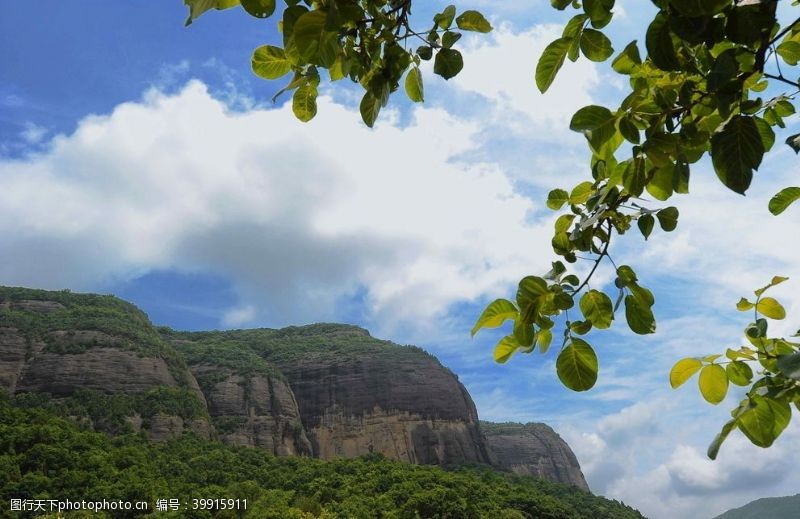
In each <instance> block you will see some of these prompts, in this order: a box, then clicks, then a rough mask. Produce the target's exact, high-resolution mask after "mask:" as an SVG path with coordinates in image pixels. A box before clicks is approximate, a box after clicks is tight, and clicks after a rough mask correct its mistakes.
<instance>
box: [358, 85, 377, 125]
mask: <svg viewBox="0 0 800 519" xmlns="http://www.w3.org/2000/svg"><path fill="white" fill-rule="evenodd" d="M382 106H383V104H382V103H381V100H380V99H378V98H377V97H376V96H375V95H374V94H373V93H372V92H367V93H365V94H364V97H362V98H361V104H360V105H359V111H360V112H361V119H362V120H363V121H364V124H366V125H367V126H369V127H370V128H372V126H373V125H374V124H375V120H376V119H377V118H378V114H379V113H380V111H381V107H382Z"/></svg>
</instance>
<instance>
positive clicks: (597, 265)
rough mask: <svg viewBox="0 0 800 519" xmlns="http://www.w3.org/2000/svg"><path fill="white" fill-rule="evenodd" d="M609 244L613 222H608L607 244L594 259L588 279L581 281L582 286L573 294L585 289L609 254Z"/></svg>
mask: <svg viewBox="0 0 800 519" xmlns="http://www.w3.org/2000/svg"><path fill="white" fill-rule="evenodd" d="M609 245H611V222H608V240H606V243H605V245H603V250H602V251H600V255H599V256H597V259H596V260H594V265H593V266H592V270H590V271H589V274H588V275H587V276H586V279H584V280H583V283H581V284H580V286H578V288H577V289H575V292H573V294H577V293H578V292H580V291H581V290H583V288H584V287H585V286H586V285H588V284H589V280H590V279H591V278H592V276H593V275H594V272H595V271H596V270H597V267H599V266H600V262H601V261H603V258H604V257H605V256H606V255H607V254H608V247H609Z"/></svg>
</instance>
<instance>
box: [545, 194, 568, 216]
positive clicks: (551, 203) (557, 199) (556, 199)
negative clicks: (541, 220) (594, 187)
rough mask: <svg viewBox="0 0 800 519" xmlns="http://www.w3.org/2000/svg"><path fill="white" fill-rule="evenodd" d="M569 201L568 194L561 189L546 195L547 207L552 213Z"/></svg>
mask: <svg viewBox="0 0 800 519" xmlns="http://www.w3.org/2000/svg"><path fill="white" fill-rule="evenodd" d="M568 200H569V193H567V192H566V191H564V190H563V189H553V190H552V191H550V193H549V194H548V195H547V207H548V208H550V209H552V210H553V211H558V210H559V209H561V207H562V206H563V205H564V204H566V203H567V201H568Z"/></svg>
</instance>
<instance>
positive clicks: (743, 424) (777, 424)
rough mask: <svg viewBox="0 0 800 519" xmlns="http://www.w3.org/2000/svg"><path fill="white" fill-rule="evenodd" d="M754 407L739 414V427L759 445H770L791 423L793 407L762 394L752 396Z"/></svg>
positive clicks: (751, 400) (748, 437)
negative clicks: (790, 407)
mask: <svg viewBox="0 0 800 519" xmlns="http://www.w3.org/2000/svg"><path fill="white" fill-rule="evenodd" d="M750 402H751V404H752V407H751V408H750V409H748V410H747V411H745V412H744V413H742V414H741V415H740V416H739V429H740V430H741V431H742V432H743V433H744V435H745V436H747V439H749V440H750V441H751V442H753V443H754V444H755V445H758V446H759V447H769V446H770V445H772V444H773V443H774V442H775V439H776V438H777V437H778V435H780V433H781V432H782V431H783V429H784V428H785V427H786V425H788V424H789V418H790V417H791V409H789V405H788V404H785V405H784V404H780V403H778V402H775V401H774V400H772V399H771V398H765V397H763V396H760V395H753V396H752V397H750Z"/></svg>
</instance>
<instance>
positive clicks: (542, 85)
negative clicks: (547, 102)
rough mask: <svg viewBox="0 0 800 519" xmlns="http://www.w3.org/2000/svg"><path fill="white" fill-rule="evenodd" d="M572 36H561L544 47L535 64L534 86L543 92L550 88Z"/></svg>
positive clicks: (562, 62)
mask: <svg viewBox="0 0 800 519" xmlns="http://www.w3.org/2000/svg"><path fill="white" fill-rule="evenodd" d="M571 44H572V38H570V37H562V38H559V39H557V40H555V41H553V42H551V43H550V44H549V45H548V46H547V47H545V49H544V52H542V56H541V57H540V58H539V62H538V63H537V64H536V87H537V88H538V89H539V91H540V92H542V93H544V92H545V91H547V89H548V88H550V85H551V84H552V83H553V80H554V79H555V78H556V74H558V71H559V69H560V68H561V66H562V65H563V64H564V58H565V57H566V56H567V51H568V50H569V46H570V45H571Z"/></svg>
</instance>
